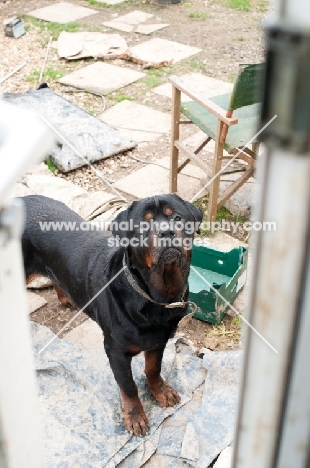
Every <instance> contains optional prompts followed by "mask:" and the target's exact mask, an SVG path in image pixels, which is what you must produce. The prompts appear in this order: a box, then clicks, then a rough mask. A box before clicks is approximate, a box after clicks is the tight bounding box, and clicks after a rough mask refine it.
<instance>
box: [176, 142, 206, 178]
mask: <svg viewBox="0 0 310 468" xmlns="http://www.w3.org/2000/svg"><path fill="white" fill-rule="evenodd" d="M174 144H175V146H176V147H177V148H178V149H179V150H182V151H185V153H186V154H187V155H188V157H189V158H190V159H191V160H192V161H193V162H194V163H195V164H196V165H197V166H198V167H199V168H200V169H201V170H202V171H204V172H206V173H207V170H206V165H205V163H203V162H202V161H201V159H199V158H198V156H196V154H195V153H194V152H193V151H192V150H190V149H189V148H188V147H187V146H186V145H184V143H182V142H181V141H179V140H177V141H175V142H174Z"/></svg>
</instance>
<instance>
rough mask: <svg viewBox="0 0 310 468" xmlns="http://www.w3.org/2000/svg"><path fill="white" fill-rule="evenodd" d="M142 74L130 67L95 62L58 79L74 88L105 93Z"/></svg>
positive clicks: (142, 74) (132, 80) (134, 79)
mask: <svg viewBox="0 0 310 468" xmlns="http://www.w3.org/2000/svg"><path fill="white" fill-rule="evenodd" d="M144 76H145V73H141V72H138V71H135V70H132V69H130V68H125V67H117V66H116V65H110V64H107V63H104V62H96V63H92V64H91V65H88V66H87V67H84V68H81V69H80V70H76V71H74V72H73V73H70V74H69V75H66V76H64V77H63V78H61V79H60V80H58V81H59V83H62V84H65V85H69V86H73V87H75V88H79V89H86V90H89V91H94V92H95V93H100V94H103V95H106V94H109V93H112V92H113V91H116V90H117V89H120V88H123V87H124V86H127V85H129V84H131V83H134V82H135V81H137V80H139V79H140V78H143V77H144Z"/></svg>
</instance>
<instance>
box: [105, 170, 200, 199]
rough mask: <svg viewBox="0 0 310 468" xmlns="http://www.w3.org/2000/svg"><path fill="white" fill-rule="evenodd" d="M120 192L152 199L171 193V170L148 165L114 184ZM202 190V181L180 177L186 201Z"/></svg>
mask: <svg viewBox="0 0 310 468" xmlns="http://www.w3.org/2000/svg"><path fill="white" fill-rule="evenodd" d="M113 185H114V186H115V187H116V188H117V189H118V190H122V191H123V192H125V193H128V194H130V195H132V196H134V197H136V198H144V197H151V196H154V195H160V194H165V193H169V170H168V169H166V168H164V167H160V166H155V165H154V164H148V165H147V166H145V167H142V168H141V169H139V170H138V171H136V172H134V173H132V174H129V175H128V176H126V177H124V178H123V179H120V180H118V181H117V182H115V184H113ZM200 189H201V181H200V180H199V179H196V178H194V177H189V176H186V175H184V174H180V175H179V190H178V192H177V193H178V195H180V196H181V197H182V198H184V199H185V200H190V199H191V198H192V197H193V196H194V195H195V194H196V193H197V192H198V190H200Z"/></svg>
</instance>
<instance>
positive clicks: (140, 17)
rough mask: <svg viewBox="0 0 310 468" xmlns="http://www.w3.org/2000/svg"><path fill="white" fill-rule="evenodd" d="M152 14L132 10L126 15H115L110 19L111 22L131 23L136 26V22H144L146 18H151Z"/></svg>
mask: <svg viewBox="0 0 310 468" xmlns="http://www.w3.org/2000/svg"><path fill="white" fill-rule="evenodd" d="M153 16H154V15H152V14H150V13H145V12H144V11H139V10H134V11H131V12H130V13H127V14H126V15H122V16H117V17H116V18H115V19H113V20H112V21H111V23H123V24H131V25H132V26H136V25H137V24H140V23H144V21H147V20H148V19H150V18H152V17H153Z"/></svg>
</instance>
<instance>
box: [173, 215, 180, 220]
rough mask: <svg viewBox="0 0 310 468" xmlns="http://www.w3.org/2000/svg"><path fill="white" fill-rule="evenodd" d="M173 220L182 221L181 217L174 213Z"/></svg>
mask: <svg viewBox="0 0 310 468" xmlns="http://www.w3.org/2000/svg"><path fill="white" fill-rule="evenodd" d="M174 221H182V218H181V216H179V215H175V217H174Z"/></svg>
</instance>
